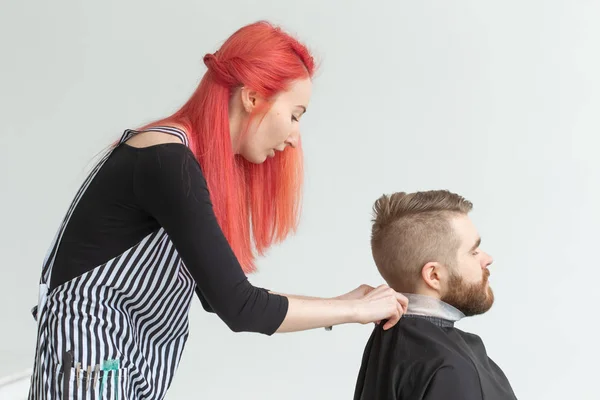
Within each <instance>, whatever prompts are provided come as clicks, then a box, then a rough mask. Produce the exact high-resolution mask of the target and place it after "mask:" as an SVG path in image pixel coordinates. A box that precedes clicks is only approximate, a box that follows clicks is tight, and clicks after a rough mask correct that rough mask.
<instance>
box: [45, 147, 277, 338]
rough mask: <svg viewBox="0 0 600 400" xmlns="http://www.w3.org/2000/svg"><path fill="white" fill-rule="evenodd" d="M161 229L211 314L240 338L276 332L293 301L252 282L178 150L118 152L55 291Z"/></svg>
mask: <svg viewBox="0 0 600 400" xmlns="http://www.w3.org/2000/svg"><path fill="white" fill-rule="evenodd" d="M161 227H162V228H164V229H165V231H166V232H167V234H168V235H169V237H170V239H171V241H172V242H173V245H174V246H175V248H176V249H177V251H178V253H179V255H180V256H181V258H182V261H183V262H184V263H185V266H186V267H187V268H188V270H189V272H190V273H191V275H192V276H193V278H194V280H195V281H196V284H197V289H196V294H197V295H198V297H199V298H200V300H201V302H202V305H203V307H204V308H205V309H206V310H207V311H211V312H214V313H216V314H217V315H218V316H219V317H220V318H221V319H223V321H224V322H225V323H226V324H227V325H228V326H229V327H230V328H231V329H232V330H234V331H236V332H238V331H247V332H259V333H264V334H268V335H270V334H272V333H274V332H275V331H276V330H277V328H278V327H279V326H280V325H281V323H282V322H283V319H284V318H285V315H286V313H287V309H288V299H287V297H285V296H280V295H276V294H271V293H269V292H268V291H267V290H265V289H261V288H258V287H255V286H253V285H252V284H251V283H250V282H249V281H248V279H247V277H246V275H245V274H244V272H243V271H242V269H241V266H240V264H239V263H238V260H237V258H236V257H235V255H234V253H233V251H232V249H231V248H230V246H229V243H228V242H227V239H226V238H225V236H224V234H223V232H222V230H221V228H220V226H219V225H218V222H217V219H216V216H215V214H214V211H213V207H212V203H211V200H210V197H209V191H208V187H207V183H206V180H205V178H204V175H203V173H202V169H201V167H200V165H199V163H198V161H197V160H196V158H195V156H194V154H193V153H192V152H191V151H190V149H189V148H188V147H186V146H185V145H183V144H179V143H166V144H159V145H153V146H150V147H145V148H136V147H132V146H129V145H127V144H122V145H120V146H119V147H118V148H116V149H115V150H114V151H113V153H112V154H111V156H110V158H109V159H108V160H107V161H106V163H105V164H104V165H103V167H102V168H101V170H100V171H99V172H98V174H97V175H96V177H95V178H94V180H93V181H92V182H91V184H90V186H89V187H88V188H87V190H86V192H85V193H84V195H83V197H82V198H81V200H80V201H79V203H78V205H77V207H76V209H75V210H74V213H73V215H72V217H71V219H70V221H69V223H68V226H67V228H66V230H65V233H64V236H63V238H62V242H61V245H60V248H59V250H58V252H57V256H56V261H55V264H54V268H53V271H52V276H51V282H50V288H51V289H52V288H55V287H57V286H59V285H62V284H64V283H65V282H67V281H69V280H70V279H73V278H75V277H77V276H79V275H81V274H83V273H85V272H87V271H90V270H91V269H93V268H95V267H97V266H99V265H102V264H103V263H106V262H107V261H109V260H111V259H112V258H114V257H115V256H118V255H119V254H121V253H123V252H124V251H126V250H127V249H129V248H130V247H132V246H133V245H135V244H136V243H138V242H140V241H141V240H142V239H143V238H144V237H146V236H147V235H148V234H150V233H152V232H154V231H156V230H158V229H160V228H161ZM150 272H151V271H148V273H150Z"/></svg>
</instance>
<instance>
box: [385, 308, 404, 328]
mask: <svg viewBox="0 0 600 400" xmlns="http://www.w3.org/2000/svg"><path fill="white" fill-rule="evenodd" d="M398 321H400V314H399V313H398V306H396V310H395V311H394V312H393V313H392V315H391V316H390V317H389V318H388V321H387V322H386V323H385V325H383V330H384V331H387V330H388V329H390V328H393V327H394V325H396V324H397V323H398Z"/></svg>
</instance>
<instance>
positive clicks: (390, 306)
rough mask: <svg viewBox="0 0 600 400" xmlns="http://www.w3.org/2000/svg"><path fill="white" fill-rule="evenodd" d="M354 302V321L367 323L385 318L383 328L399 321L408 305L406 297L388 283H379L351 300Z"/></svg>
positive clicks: (385, 328) (390, 326)
mask: <svg viewBox="0 0 600 400" xmlns="http://www.w3.org/2000/svg"><path fill="white" fill-rule="evenodd" d="M351 301H353V302H354V303H355V304H354V309H355V318H356V322H358V323H361V324H368V323H371V322H375V323H379V322H380V321H383V320H387V322H386V323H385V324H384V325H383V329H384V330H388V329H390V328H392V327H393V326H394V325H396V324H397V323H398V321H400V318H401V317H402V315H403V314H404V313H405V312H406V309H407V307H408V299H407V298H406V296H404V295H403V294H401V293H398V292H396V291H395V290H394V289H392V288H390V287H389V286H388V285H380V286H378V287H377V288H375V289H373V290H371V291H368V292H367V293H365V294H364V296H362V297H361V298H359V299H355V300H351Z"/></svg>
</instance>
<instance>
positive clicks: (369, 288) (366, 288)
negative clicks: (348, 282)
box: [358, 284, 375, 296]
mask: <svg viewBox="0 0 600 400" xmlns="http://www.w3.org/2000/svg"><path fill="white" fill-rule="evenodd" d="M358 289H359V292H360V293H362V295H363V296H364V295H366V294H368V293H370V292H372V291H373V290H375V288H374V287H373V286H371V285H366V284H362V285H360V287H359V288H358Z"/></svg>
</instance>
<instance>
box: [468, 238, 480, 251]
mask: <svg viewBox="0 0 600 400" xmlns="http://www.w3.org/2000/svg"><path fill="white" fill-rule="evenodd" d="M480 245H481V238H478V239H477V241H476V242H475V244H474V245H473V247H471V249H470V250H469V252H471V251H473V250H475V249H476V248H478V247H479V246H480Z"/></svg>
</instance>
